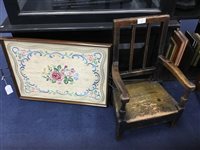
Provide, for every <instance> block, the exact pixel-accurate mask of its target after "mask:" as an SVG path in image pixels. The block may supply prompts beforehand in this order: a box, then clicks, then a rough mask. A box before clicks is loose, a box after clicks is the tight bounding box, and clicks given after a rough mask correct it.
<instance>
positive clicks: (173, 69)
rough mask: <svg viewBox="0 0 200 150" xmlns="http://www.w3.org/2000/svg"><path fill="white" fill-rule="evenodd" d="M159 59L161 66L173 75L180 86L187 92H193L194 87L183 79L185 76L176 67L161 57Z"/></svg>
mask: <svg viewBox="0 0 200 150" xmlns="http://www.w3.org/2000/svg"><path fill="white" fill-rule="evenodd" d="M159 58H160V60H161V61H162V64H163V65H164V66H165V67H166V68H167V69H168V70H169V71H170V72H171V73H172V74H173V76H174V77H175V78H176V79H177V80H178V81H179V82H180V83H181V85H183V87H184V88H186V89H187V90H189V91H193V90H194V89H195V85H194V84H193V83H192V82H190V81H189V80H188V79H187V78H186V77H185V75H184V74H183V73H182V71H181V70H180V69H179V68H178V67H177V66H175V65H174V64H173V63H172V62H171V61H169V60H167V59H165V58H164V57H163V56H161V55H160V56H159Z"/></svg>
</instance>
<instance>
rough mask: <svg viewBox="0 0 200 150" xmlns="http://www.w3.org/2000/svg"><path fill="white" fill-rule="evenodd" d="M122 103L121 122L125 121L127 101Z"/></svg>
mask: <svg viewBox="0 0 200 150" xmlns="http://www.w3.org/2000/svg"><path fill="white" fill-rule="evenodd" d="M121 103H122V105H121V108H120V110H119V115H120V116H119V117H120V120H121V121H124V120H125V115H126V103H127V102H126V101H123V100H121Z"/></svg>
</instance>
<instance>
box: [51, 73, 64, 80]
mask: <svg viewBox="0 0 200 150" xmlns="http://www.w3.org/2000/svg"><path fill="white" fill-rule="evenodd" d="M51 77H52V79H53V80H61V79H62V75H61V74H60V73H59V72H56V71H53V72H52V74H51Z"/></svg>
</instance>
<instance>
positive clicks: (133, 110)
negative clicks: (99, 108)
mask: <svg viewBox="0 0 200 150" xmlns="http://www.w3.org/2000/svg"><path fill="white" fill-rule="evenodd" d="M125 86H126V88H127V90H128V92H129V95H130V101H129V102H128V103H127V104H126V121H127V123H132V122H136V121H140V120H148V119H153V118H157V117H161V116H165V115H170V114H174V113H178V107H177V102H176V101H175V100H174V99H173V97H171V96H170V95H169V94H168V93H167V91H165V89H164V88H163V87H162V86H161V85H160V84H159V83H158V82H153V81H145V82H138V83H132V84H126V85H125ZM113 94H114V100H115V101H116V102H115V106H116V109H117V110H116V112H119V109H120V106H121V102H120V99H119V98H120V96H119V92H118V91H117V90H114V92H113ZM118 115H119V114H118Z"/></svg>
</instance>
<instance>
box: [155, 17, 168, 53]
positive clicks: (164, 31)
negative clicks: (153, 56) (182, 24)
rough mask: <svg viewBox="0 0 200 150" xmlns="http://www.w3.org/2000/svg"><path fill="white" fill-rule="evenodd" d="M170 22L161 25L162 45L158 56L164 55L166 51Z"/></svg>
mask: <svg viewBox="0 0 200 150" xmlns="http://www.w3.org/2000/svg"><path fill="white" fill-rule="evenodd" d="M168 22H169V20H167V21H165V22H162V23H161V34H160V44H159V48H158V50H159V51H158V55H162V54H163V51H164V46H165V43H164V42H165V41H166V37H167V30H168Z"/></svg>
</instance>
